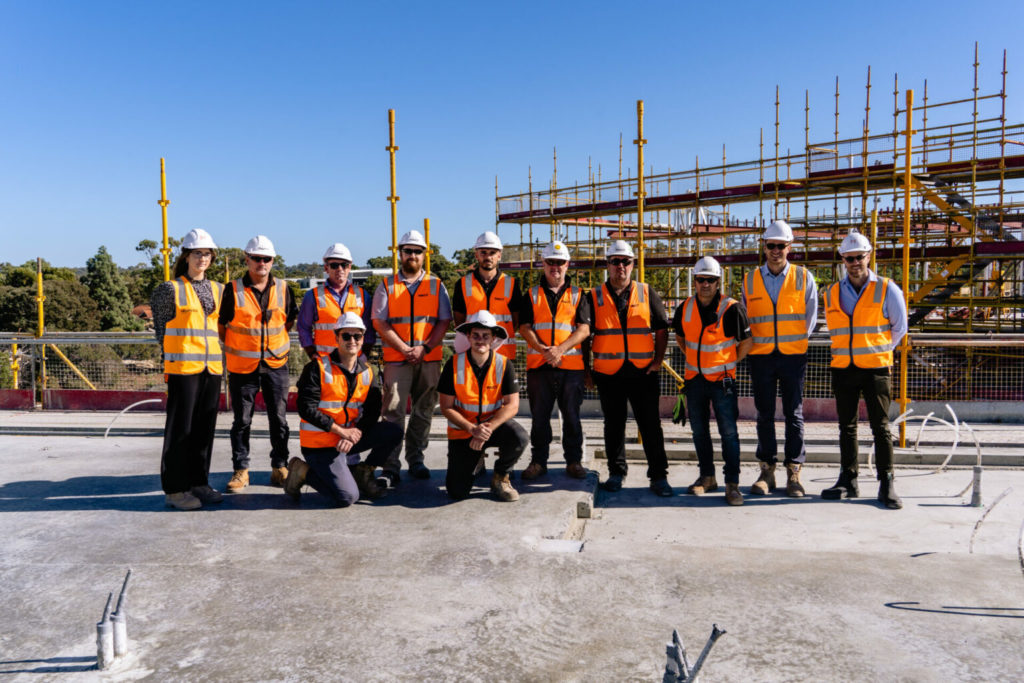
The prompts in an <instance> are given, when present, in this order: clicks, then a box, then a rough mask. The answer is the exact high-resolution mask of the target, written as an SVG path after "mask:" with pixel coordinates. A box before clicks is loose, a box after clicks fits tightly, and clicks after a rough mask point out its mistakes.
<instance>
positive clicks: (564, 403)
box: [519, 241, 592, 479]
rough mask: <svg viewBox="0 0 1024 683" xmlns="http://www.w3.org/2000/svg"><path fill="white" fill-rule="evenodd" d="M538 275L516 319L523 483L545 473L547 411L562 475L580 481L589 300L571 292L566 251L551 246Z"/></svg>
mask: <svg viewBox="0 0 1024 683" xmlns="http://www.w3.org/2000/svg"><path fill="white" fill-rule="evenodd" d="M541 258H542V259H543V261H544V273H543V276H542V277H541V281H540V284H538V285H536V286H534V287H532V288H531V289H530V294H529V298H528V299H527V300H526V301H524V302H523V306H522V308H521V309H520V313H519V334H520V335H522V337H523V339H524V340H526V344H527V347H528V348H529V351H528V352H527V355H526V395H527V396H528V397H529V399H530V415H531V416H532V422H531V426H530V446H531V454H530V464H529V465H528V466H527V467H526V469H525V470H523V473H522V475H521V476H522V478H523V479H536V478H537V477H540V476H542V475H544V474H546V473H547V471H548V448H549V447H550V445H551V410H552V409H553V408H554V406H555V404H556V403H557V404H558V410H559V411H560V412H561V414H562V453H563V456H564V457H565V473H566V474H567V475H568V476H570V477H572V478H573V479H583V478H584V477H586V476H587V471H586V470H585V469H584V468H583V463H582V461H583V426H582V424H581V423H580V406H581V405H583V354H582V351H581V349H580V344H581V342H583V340H584V339H586V338H587V337H589V336H590V326H591V322H592V315H591V313H590V297H588V296H584V293H583V291H582V290H581V289H580V288H579V287H575V286H573V285H572V284H571V283H570V282H569V279H568V278H567V277H566V273H567V271H568V270H569V249H568V248H566V246H565V244H563V243H562V242H558V241H555V242H551V243H550V244H548V245H547V246H546V247H544V250H543V251H542V252H541Z"/></svg>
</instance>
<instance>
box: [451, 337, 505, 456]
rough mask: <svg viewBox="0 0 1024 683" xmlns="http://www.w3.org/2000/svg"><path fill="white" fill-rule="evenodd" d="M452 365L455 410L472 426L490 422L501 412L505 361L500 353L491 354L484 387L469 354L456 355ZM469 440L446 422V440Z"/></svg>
mask: <svg viewBox="0 0 1024 683" xmlns="http://www.w3.org/2000/svg"><path fill="white" fill-rule="evenodd" d="M452 364H453V365H454V367H455V409H456V410H458V411H459V413H461V414H462V416H463V417H465V418H466V419H467V420H469V421H470V422H472V423H473V424H480V423H481V422H486V421H487V420H489V419H491V416H493V415H494V414H495V413H496V412H498V409H499V408H501V382H502V380H503V379H504V378H505V368H506V360H505V357H504V356H502V355H501V354H500V353H494V352H493V351H492V352H491V366H490V367H489V368H487V374H486V375H484V383H483V386H480V384H479V383H478V382H477V379H476V373H475V372H473V368H472V367H471V365H470V361H469V352H468V351H467V352H465V353H459V354H456V355H455V357H454V358H452ZM472 436H473V435H472V434H470V433H469V432H467V431H465V430H463V429H460V428H459V427H458V426H456V425H455V423H454V422H451V421H450V420H449V422H448V438H449V439H469V438H471V437H472Z"/></svg>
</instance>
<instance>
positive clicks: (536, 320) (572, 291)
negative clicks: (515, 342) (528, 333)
mask: <svg viewBox="0 0 1024 683" xmlns="http://www.w3.org/2000/svg"><path fill="white" fill-rule="evenodd" d="M580 296H582V291H581V290H580V288H579V287H573V286H571V285H570V286H569V287H567V288H566V289H565V291H564V292H562V296H561V297H559V299H558V305H557V306H556V308H555V314H554V316H552V315H551V307H550V306H548V297H547V295H546V294H545V293H544V291H543V290H542V289H541V287H540V285H535V286H533V287H531V288H530V303H531V304H532V305H533V331H534V332H535V333H536V334H537V337H538V338H539V339H540V340H541V342H543V343H544V344H546V345H548V346H558V345H559V344H561V343H562V342H564V341H565V340H566V339H568V338H569V337H570V336H571V335H572V333H573V332H575V331H576V308H577V307H578V306H579V303H580ZM542 365H544V356H543V355H542V354H541V352H540V351H535V350H534V349H532V348H531V349H530V350H529V351H528V352H527V354H526V367H527V369H529V370H533V369H534V368H539V367H541V366H542ZM558 369H560V370H582V369H583V352H582V351H581V350H580V345H579V344H577V345H576V346H574V347H572V348H571V349H569V350H568V351H566V352H565V353H564V354H562V363H561V365H559V366H558Z"/></svg>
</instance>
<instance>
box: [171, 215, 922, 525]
mask: <svg viewBox="0 0 1024 683" xmlns="http://www.w3.org/2000/svg"><path fill="white" fill-rule="evenodd" d="M761 237H762V239H761V244H762V246H763V249H764V261H763V263H764V264H763V265H762V266H760V267H758V268H756V269H754V270H751V271H750V272H747V273H746V274H745V275H744V277H743V285H742V300H740V301H737V300H735V299H732V298H730V297H729V296H727V295H725V294H724V293H722V292H721V285H722V275H723V272H722V267H721V265H720V264H719V262H718V261H717V260H716V259H714V258H713V257H711V256H704V257H702V258H700V259H699V260H698V261H697V262H696V263H695V264H694V266H693V272H692V276H693V283H694V291H695V294H694V295H693V296H690V297H688V298H687V299H686V300H685V301H683V302H682V303H680V305H679V306H678V307H677V308H676V310H675V312H674V316H673V317H672V319H671V320H670V319H669V316H668V315H667V313H666V310H665V307H664V304H663V303H662V301H661V298H660V297H659V295H658V293H657V292H656V291H655V290H654V289H653V288H652V287H650V286H649V285H648V284H646V283H643V282H638V281H636V280H634V279H633V269H634V266H635V263H636V256H635V254H634V252H633V249H632V247H631V246H630V245H629V244H628V243H627V242H625V241H622V240H617V241H614V242H612V243H611V244H610V245H608V247H607V249H606V252H605V261H606V266H607V278H606V280H605V282H604V283H602V284H601V285H600V286H598V287H595V288H593V289H592V290H589V291H585V290H584V289H582V288H581V287H579V286H578V285H576V284H573V283H572V281H571V279H570V277H569V273H568V271H569V266H570V260H571V256H570V253H569V250H568V248H567V247H566V245H565V244H564V243H562V242H560V241H554V242H551V243H550V244H548V245H547V246H546V247H544V249H543V251H542V253H541V259H542V273H541V277H540V280H539V282H538V284H537V285H535V286H533V287H531V288H529V289H528V290H526V291H524V290H523V289H522V288H521V287H520V283H519V282H518V281H517V279H516V278H515V277H514V276H512V275H510V274H508V273H505V272H502V271H501V270H500V268H499V265H500V262H501V255H502V243H501V241H500V239H499V238H498V236H497V235H496V234H495V233H493V232H489V231H488V232H485V233H483V234H482V235H480V236H479V237H478V238H477V240H476V243H475V244H474V255H475V261H476V265H475V267H474V268H473V270H471V271H470V272H469V273H467V274H466V275H465V276H464V277H462V278H461V279H460V280H459V281H458V283H457V285H456V289H455V292H454V296H453V297H449V294H448V291H447V289H446V287H445V285H444V284H443V283H442V282H441V281H440V280H439V279H438V278H437V277H435V276H433V275H431V274H429V273H428V272H426V270H425V269H424V261H425V257H426V252H427V250H428V248H429V247H428V245H427V242H426V240H425V239H424V237H423V235H422V234H421V233H419V232H418V231H416V230H411V231H409V232H407V233H405V234H404V235H403V236H402V237H401V238H400V239H399V240H398V244H397V250H398V258H399V264H400V267H399V269H398V271H397V272H396V273H395V274H394V275H391V276H389V277H387V278H386V279H385V280H384V281H383V282H381V283H380V285H379V286H378V287H377V289H376V291H375V292H374V293H373V296H372V297H371V296H369V294H368V292H366V291H364V290H363V288H361V287H359V286H358V285H357V284H356V283H354V282H353V281H352V280H351V278H350V274H351V268H352V263H353V260H352V255H351V253H350V252H349V250H348V248H347V247H345V245H343V244H340V243H336V244H332V245H331V246H330V247H328V249H327V251H326V252H325V253H324V256H323V265H324V272H325V275H326V279H325V280H324V281H323V282H322V283H320V284H319V285H317V286H316V287H314V288H312V289H310V290H308V291H307V292H306V293H305V296H304V297H303V299H302V301H301V304H300V305H298V306H297V305H296V303H295V300H294V298H293V296H292V294H291V292H290V290H289V289H288V287H287V286H286V283H285V282H283V281H281V280H279V279H276V278H274V276H273V275H272V274H271V269H272V267H273V264H274V258H275V257H276V252H275V251H274V246H273V244H272V243H271V241H270V240H269V239H268V238H267V237H265V236H263V235H258V236H256V237H254V238H253V239H251V240H250V241H249V242H248V244H247V245H246V247H245V250H244V251H245V257H246V264H247V273H246V274H245V275H244V276H243V277H241V278H239V279H237V280H235V281H233V282H231V283H230V284H228V285H226V286H225V285H221V284H219V283H214V282H211V281H209V280H208V279H206V277H205V273H206V269H207V268H208V267H209V265H210V263H211V262H212V260H213V259H214V258H215V256H216V249H217V247H216V244H215V243H214V241H213V239H212V237H211V236H210V235H209V234H208V233H207V232H205V231H204V230H199V229H196V230H192V231H191V232H190V233H189V234H188V235H187V236H186V237H185V239H184V241H183V243H182V250H181V255H180V257H179V258H178V261H177V263H176V264H175V269H174V275H175V277H174V279H173V280H170V281H169V282H165V283H163V284H162V285H160V286H159V287H158V288H157V290H156V291H155V292H154V294H153V299H152V303H153V312H154V323H155V331H156V334H157V337H158V339H159V340H160V341H161V343H162V345H163V352H164V372H165V374H166V376H167V388H168V392H167V393H168V395H167V421H166V429H165V436H164V444H163V455H162V462H161V481H162V485H163V490H164V492H165V494H166V502H167V504H168V505H169V506H170V507H173V508H176V509H181V510H193V509H197V508H200V507H202V506H203V505H204V504H211V503H217V502H220V501H221V500H223V496H222V494H221V493H220V492H219V491H217V490H215V489H214V488H212V487H211V486H210V485H209V480H208V475H209V470H210V454H211V449H212V442H213V434H214V427H215V423H216V411H217V408H218V402H219V395H220V381H221V375H222V373H223V369H224V368H223V367H222V355H223V358H224V359H226V365H227V371H228V389H229V392H228V393H229V397H230V401H231V408H232V410H233V418H234V419H233V422H232V427H231V454H232V464H233V469H234V472H233V474H232V476H231V479H230V481H229V482H228V484H227V487H226V488H227V491H228V492H231V493H237V492H240V491H242V490H244V489H245V488H246V487H247V486H248V485H249V464H250V463H249V435H250V425H251V422H252V417H253V412H254V410H255V408H256V398H257V394H261V395H262V400H263V403H264V405H265V407H266V411H267V418H268V425H269V429H270V442H271V453H270V461H271V473H270V484H271V485H274V486H280V487H283V488H284V490H285V493H286V494H288V495H289V496H291V497H292V498H293V499H295V500H299V499H300V496H301V491H302V489H303V487H304V486H307V485H308V486H309V487H311V488H313V489H314V490H316V491H317V492H319V493H320V494H322V495H323V496H325V497H326V498H327V499H328V501H329V502H330V503H331V504H332V505H335V506H337V507H346V506H349V505H351V504H352V503H354V502H356V501H357V500H359V499H361V498H362V499H376V498H379V497H381V496H382V495H384V494H385V492H386V491H387V490H388V489H394V488H396V487H398V486H399V483H400V482H401V474H400V472H401V462H400V458H399V456H400V454H401V453H402V450H403V446H404V452H405V460H406V466H407V470H406V473H407V476H410V477H412V478H414V479H429V478H430V477H431V472H430V470H429V469H428V468H427V466H426V465H425V464H424V451H425V450H426V447H427V445H428V440H429V433H430V424H431V418H432V416H433V414H434V410H435V408H436V407H437V406H438V404H440V410H441V413H442V414H443V415H444V417H445V418H446V419H447V423H448V430H447V436H448V458H447V459H448V463H447V472H446V478H445V487H446V491H447V494H448V496H449V497H450V498H451V499H452V500H461V499H464V498H466V497H467V496H469V495H470V492H471V490H472V487H473V484H474V482H475V481H477V479H478V478H479V477H481V473H483V472H486V461H485V458H486V453H487V452H488V450H489V449H491V450H496V451H497V458H496V460H495V462H494V463H493V466H492V467H493V473H492V476H491V477H490V489H491V492H492V493H493V495H494V497H495V498H497V499H498V500H501V501H514V500H517V499H518V497H519V494H518V492H517V491H516V489H515V488H514V487H513V485H512V481H511V479H510V475H511V474H512V471H513V469H514V468H515V466H516V464H517V462H518V461H519V459H520V457H521V455H522V454H523V452H524V451H525V450H526V446H527V444H529V445H530V446H531V454H530V461H529V464H528V465H527V466H526V468H525V469H524V470H523V471H522V472H521V474H520V479H521V480H524V481H530V480H534V479H537V478H540V477H544V476H547V473H548V459H549V449H550V444H551V441H552V429H551V417H552V413H553V411H554V408H555V406H557V407H558V410H559V413H560V415H561V425H562V440H561V443H562V450H563V456H564V459H565V464H566V466H565V474H566V475H567V476H568V477H570V478H574V479H582V478H584V477H586V476H587V470H586V469H585V468H584V466H583V464H582V461H583V429H582V425H581V422H580V408H581V405H582V403H583V397H584V392H585V389H586V388H596V390H597V393H598V396H599V399H600V405H601V411H602V413H603V415H604V441H605V450H606V452H607V456H608V476H607V478H606V479H605V480H604V481H603V482H601V487H602V488H603V489H604V490H605V491H608V492H613V493H614V492H616V491H619V490H621V488H622V485H623V480H624V478H625V476H626V474H627V460H626V449H625V445H626V438H625V434H626V423H627V419H628V413H627V410H628V408H632V412H633V419H634V420H635V421H636V425H637V429H638V432H639V435H640V440H641V443H642V446H643V450H644V454H645V456H646V460H647V478H648V479H649V481H650V490H651V491H652V492H653V493H654V494H656V495H658V496H665V497H667V496H672V495H674V494H675V492H674V490H673V488H672V486H671V485H670V484H669V482H668V459H667V456H666V452H665V445H664V436H663V433H662V427H661V418H660V412H659V404H660V393H661V392H660V388H659V372H660V370H661V368H662V364H663V361H664V359H665V353H666V350H667V347H668V331H669V329H672V330H673V331H674V332H675V339H676V343H677V344H678V345H679V348H680V350H681V351H682V356H683V358H684V363H683V380H684V391H685V398H686V403H685V409H686V414H687V415H688V418H689V424H690V426H691V431H692V435H693V442H694V447H695V449H696V453H697V459H698V464H699V475H698V477H697V479H696V481H694V482H693V484H691V485H690V486H689V487H688V488H687V491H688V492H689V493H690V494H693V495H698V496H699V495H705V494H709V493H712V492H714V491H716V490H717V489H718V482H717V479H716V476H715V465H714V454H713V447H712V442H711V435H710V417H711V413H712V411H713V412H714V416H715V420H716V423H717V427H718V433H719V436H720V437H721V449H722V459H723V461H724V467H723V475H724V483H725V491H724V500H725V502H726V503H728V504H729V505H741V504H742V503H743V495H742V494H741V492H740V488H739V473H740V465H739V462H740V445H739V433H738V430H737V418H738V414H739V408H738V401H737V389H736V369H737V366H738V364H739V363H740V361H742V360H743V359H744V358H746V359H747V360H748V366H749V370H750V377H751V382H752V386H753V394H754V404H755V408H756V411H757V444H758V445H757V459H758V461H759V465H760V474H759V476H758V478H757V480H756V481H755V482H754V483H753V484H752V485H751V487H750V489H749V492H750V494H752V495H761V496H764V495H767V494H769V493H771V492H773V491H774V490H775V489H776V468H777V466H778V459H779V453H778V450H779V449H778V445H777V440H776V434H775V413H776V399H777V397H779V396H781V404H782V413H783V415H784V417H785V439H784V440H785V446H784V449H783V465H784V467H785V470H786V484H785V493H786V495H787V496H791V497H802V496H804V495H805V490H804V487H803V485H802V483H801V481H800V471H801V468H802V466H803V463H804V460H805V457H806V453H805V448H804V425H803V410H802V395H803V385H804V377H805V372H806V368H807V351H808V339H809V337H810V335H811V333H812V332H813V331H814V329H815V326H816V322H817V316H818V290H817V287H816V284H815V281H814V278H813V276H812V275H811V273H810V272H809V271H808V270H807V269H806V268H803V267H802V266H799V265H796V264H792V263H790V262H789V259H788V256H789V253H790V248H791V246H792V243H793V231H792V229H791V228H790V226H789V225H788V224H787V223H786V222H785V221H781V220H778V221H775V222H774V223H772V224H771V225H770V226H769V227H768V228H767V229H766V230H765V231H764V233H763V234H762V236H761ZM871 249H872V247H871V244H870V243H869V242H868V240H867V239H866V238H865V237H864V236H863V235H861V234H860V233H858V232H857V231H856V230H851V231H850V233H849V234H848V235H847V236H846V237H845V239H844V240H843V241H842V244H841V245H840V247H839V254H840V256H841V257H842V259H843V264H842V265H843V266H845V270H846V275H845V277H843V278H842V280H841V281H839V282H836V283H834V284H832V285H830V286H828V287H827V288H825V289H824V290H823V296H824V303H825V306H824V310H825V319H826V325H827V328H828V332H829V337H830V340H831V371H832V386H833V393H834V395H835V399H836V412H837V415H838V419H839V435H840V453H841V464H840V466H841V469H840V475H839V478H838V481H837V482H836V484H835V485H834V486H831V487H829V488H826V489H824V490H823V491H822V493H821V496H822V498H825V499H839V498H843V497H847V498H852V497H856V496H858V495H859V489H858V484H857V477H858V452H857V416H858V407H859V402H860V398H861V397H863V398H864V401H865V404H866V406H867V412H868V417H869V420H870V424H871V430H872V433H873V436H874V442H875V459H876V466H877V475H878V480H879V490H878V500H879V502H880V503H881V504H882V505H883V506H884V507H886V508H889V509H898V508H900V507H901V506H902V503H901V501H900V499H899V497H898V496H897V495H896V491H895V488H894V486H893V472H892V452H893V447H892V439H891V435H890V432H889V418H888V411H889V404H890V401H891V369H892V366H893V348H894V347H895V346H896V345H897V344H898V343H899V341H900V339H901V338H902V337H903V335H905V334H906V331H907V315H906V305H905V302H904V299H903V296H902V292H901V291H900V290H899V288H898V287H896V285H895V284H894V283H893V282H892V281H891V280H889V279H887V278H884V277H880V276H878V275H876V274H875V273H874V272H872V271H871V270H870V269H869V260H868V257H869V255H870V252H871ZM453 322H454V326H455V332H456V338H455V348H454V351H455V353H454V354H453V355H452V356H451V357H450V358H449V359H448V360H447V361H446V362H444V364H443V367H442V358H443V356H442V344H443V341H444V337H445V334H446V333H447V331H448V329H449V327H450V326H451V324H452V323H453ZM296 323H298V330H297V331H298V336H299V343H300V345H301V346H302V348H303V350H304V351H305V352H306V354H307V356H308V357H309V362H308V363H307V364H306V365H305V367H304V369H303V371H302V374H301V377H300V378H299V380H298V383H297V390H298V391H297V400H296V408H297V410H298V413H299V416H300V418H301V419H300V431H299V444H300V448H301V452H302V456H303V457H302V458H299V457H291V458H290V459H289V449H288V436H289V432H288V425H287V421H286V419H285V412H286V409H287V400H288V384H289V382H288V368H287V360H288V352H289V348H290V342H289V333H290V331H291V329H292V327H294V326H295V324H296ZM517 332H518V334H519V335H520V336H521V337H522V339H523V340H524V341H525V342H526V346H527V355H526V366H527V371H526V393H527V396H528V398H529V407H530V415H531V426H530V431H529V433H527V431H526V430H525V429H524V428H523V427H522V426H521V425H520V424H519V423H518V422H517V421H516V420H515V419H513V418H514V417H515V416H516V414H517V413H518V412H519V392H520V388H519V378H517V376H516V371H515V369H514V367H513V361H514V359H515V357H516V345H515V339H514V338H515V335H516V333H517ZM377 340H379V341H380V343H381V348H382V353H381V361H382V362H381V370H380V371H379V372H378V370H377V367H376V365H375V364H374V363H372V362H371V361H370V360H368V358H367V355H366V352H367V350H369V349H371V347H373V345H374V343H375V341H377ZM407 414H408V423H407V420H406V415H407ZM403 442H404V444H403ZM364 454H365V457H364Z"/></svg>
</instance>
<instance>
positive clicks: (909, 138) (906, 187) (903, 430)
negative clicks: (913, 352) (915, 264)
mask: <svg viewBox="0 0 1024 683" xmlns="http://www.w3.org/2000/svg"><path fill="white" fill-rule="evenodd" d="M913 118H914V91H913V90H907V132H906V151H905V152H904V154H905V159H904V161H905V166H904V171H903V283H902V285H903V286H902V289H903V300H904V301H909V300H910V190H911V178H912V176H911V168H912V161H913V160H912V158H911V155H912V150H913V140H914V130H913V125H912V124H913ZM872 251H873V250H872ZM909 350H910V335H909V334H905V335H903V339H902V340H900V399H899V405H900V413H903V412H906V410H907V404H908V403H910V401H909V400H908V399H907V352H908V351H909ZM906 447H907V426H906V423H904V422H901V423H900V448H906Z"/></svg>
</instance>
